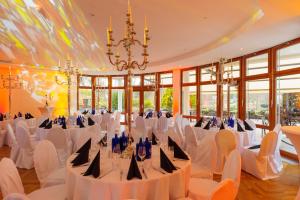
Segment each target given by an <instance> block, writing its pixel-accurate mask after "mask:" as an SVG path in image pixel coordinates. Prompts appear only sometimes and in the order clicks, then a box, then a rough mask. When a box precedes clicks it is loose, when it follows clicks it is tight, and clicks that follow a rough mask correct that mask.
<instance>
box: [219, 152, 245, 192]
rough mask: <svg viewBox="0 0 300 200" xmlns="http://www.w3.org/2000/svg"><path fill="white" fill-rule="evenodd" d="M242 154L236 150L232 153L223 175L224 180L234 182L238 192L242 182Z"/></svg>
mask: <svg viewBox="0 0 300 200" xmlns="http://www.w3.org/2000/svg"><path fill="white" fill-rule="evenodd" d="M241 168H242V161H241V154H240V152H239V150H237V149H235V150H233V151H231V152H230V154H229V156H228V158H227V160H226V162H225V165H224V168H223V173H222V180H225V179H231V180H233V182H234V185H235V188H236V191H238V188H239V185H240V180H241Z"/></svg>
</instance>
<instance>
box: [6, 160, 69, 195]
mask: <svg viewBox="0 0 300 200" xmlns="http://www.w3.org/2000/svg"><path fill="white" fill-rule="evenodd" d="M0 180H1V181H0V187H1V192H2V195H3V196H4V197H6V196H7V195H9V194H12V193H19V194H24V187H23V185H22V181H21V178H20V175H19V173H18V170H17V168H16V166H15V165H14V163H13V161H12V160H10V159H8V158H3V159H2V160H1V162H0ZM19 196H22V195H19ZM27 197H28V198H29V199H30V200H54V199H55V200H65V199H66V188H65V185H64V184H63V185H57V186H52V187H47V188H44V189H39V190H36V191H34V192H32V193H30V194H28V195H27ZM25 200H27V199H25Z"/></svg>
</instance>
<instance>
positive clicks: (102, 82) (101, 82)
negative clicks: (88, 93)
mask: <svg viewBox="0 0 300 200" xmlns="http://www.w3.org/2000/svg"><path fill="white" fill-rule="evenodd" d="M96 86H100V87H108V77H96Z"/></svg>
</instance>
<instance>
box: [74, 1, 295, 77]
mask: <svg viewBox="0 0 300 200" xmlns="http://www.w3.org/2000/svg"><path fill="white" fill-rule="evenodd" d="M76 3H77V4H78V5H79V7H80V8H81V9H82V11H83V13H84V14H85V16H86V18H87V20H88V21H89V23H90V25H91V27H92V28H93V30H94V31H95V32H96V34H97V36H99V38H100V39H101V41H102V44H105V42H106V40H105V39H106V35H105V34H106V32H105V30H106V27H107V26H108V22H109V16H112V24H113V30H114V38H115V39H119V38H120V37H121V36H122V35H123V33H124V26H125V14H126V10H127V1H126V0H109V1H100V0H97V1H96V0H85V1H82V0H76ZM131 5H132V12H133V20H134V22H135V24H136V31H137V35H138V37H139V38H140V39H142V36H143V23H144V16H147V19H148V24H149V29H150V36H151V41H150V47H149V53H150V66H151V67H148V71H161V70H167V69H172V68H175V67H176V68H178V67H187V66H195V65H200V64H206V63H210V62H211V61H212V60H215V61H216V60H218V59H219V58H220V57H224V56H225V57H237V56H240V55H244V54H247V53H250V52H254V51H257V50H261V49H264V48H268V47H271V46H274V45H276V44H279V43H282V42H284V41H287V40H290V39H293V38H296V37H299V36H300V1H299V0H288V1H283V0H258V1H256V0H222V1H220V0H188V1H187V0H186V1H183V0H163V1H161V0H151V1H149V0H131ZM92 15H93V16H92ZM103 46H104V45H103ZM136 59H141V57H140V56H139V54H138V56H136ZM105 62H106V63H107V64H108V65H109V63H108V60H105ZM107 73H112V71H110V70H109V71H108V72H107Z"/></svg>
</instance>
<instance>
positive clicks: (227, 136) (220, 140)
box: [215, 129, 237, 173]
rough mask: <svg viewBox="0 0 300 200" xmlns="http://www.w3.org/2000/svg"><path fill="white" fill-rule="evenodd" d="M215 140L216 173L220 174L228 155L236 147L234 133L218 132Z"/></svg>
mask: <svg viewBox="0 0 300 200" xmlns="http://www.w3.org/2000/svg"><path fill="white" fill-rule="evenodd" d="M215 139H216V144H217V151H218V153H217V155H218V158H217V169H216V173H221V172H222V171H223V167H224V162H225V161H226V159H227V157H228V155H229V153H230V152H231V151H232V150H234V149H235V148H236V147H237V141H236V137H235V135H234V133H233V132H231V131H230V130H226V129H223V130H220V131H219V132H218V133H217V134H216V136H215Z"/></svg>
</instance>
